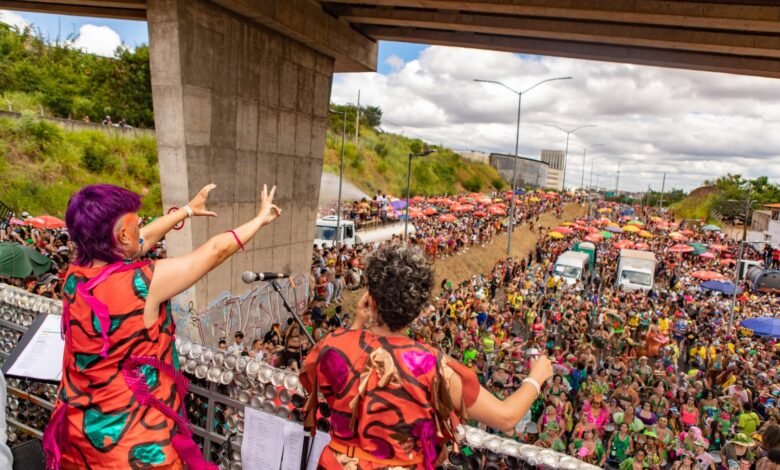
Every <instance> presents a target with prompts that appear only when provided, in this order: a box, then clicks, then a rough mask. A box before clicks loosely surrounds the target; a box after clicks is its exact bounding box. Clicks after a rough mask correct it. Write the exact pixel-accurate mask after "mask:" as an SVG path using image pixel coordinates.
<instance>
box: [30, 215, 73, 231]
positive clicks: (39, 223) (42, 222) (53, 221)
mask: <svg viewBox="0 0 780 470" xmlns="http://www.w3.org/2000/svg"><path fill="white" fill-rule="evenodd" d="M27 224H28V225H32V226H33V227H35V228H41V229H55V228H64V227H65V222H63V221H62V220H60V219H58V218H56V217H53V216H51V215H39V216H38V217H33V218H32V219H27Z"/></svg>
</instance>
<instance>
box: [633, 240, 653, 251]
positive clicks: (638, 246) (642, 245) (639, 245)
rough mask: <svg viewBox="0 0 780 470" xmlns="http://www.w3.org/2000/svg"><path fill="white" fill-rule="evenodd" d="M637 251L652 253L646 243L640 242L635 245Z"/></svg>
mask: <svg viewBox="0 0 780 470" xmlns="http://www.w3.org/2000/svg"><path fill="white" fill-rule="evenodd" d="M634 249H635V250H642V251H650V245H648V244H647V243H645V242H639V243H637V244H636V245H634Z"/></svg>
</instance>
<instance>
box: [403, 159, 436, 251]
mask: <svg viewBox="0 0 780 470" xmlns="http://www.w3.org/2000/svg"><path fill="white" fill-rule="evenodd" d="M435 151H436V150H433V149H427V150H424V151H422V152H419V153H410V154H409V168H408V169H407V171H406V211H405V212H406V215H405V217H404V243H409V206H411V205H412V201H411V199H410V196H411V194H410V193H411V191H412V158H414V157H425V156H428V155H430V154H432V153H433V152H435Z"/></svg>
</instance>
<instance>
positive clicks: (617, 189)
mask: <svg viewBox="0 0 780 470" xmlns="http://www.w3.org/2000/svg"><path fill="white" fill-rule="evenodd" d="M618 196H620V160H618V170H617V178H616V179H615V197H618Z"/></svg>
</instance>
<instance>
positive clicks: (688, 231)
mask: <svg viewBox="0 0 780 470" xmlns="http://www.w3.org/2000/svg"><path fill="white" fill-rule="evenodd" d="M680 233H682V234H683V235H687V236H689V237H690V236H691V235H693V230H689V229H685V230H680Z"/></svg>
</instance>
